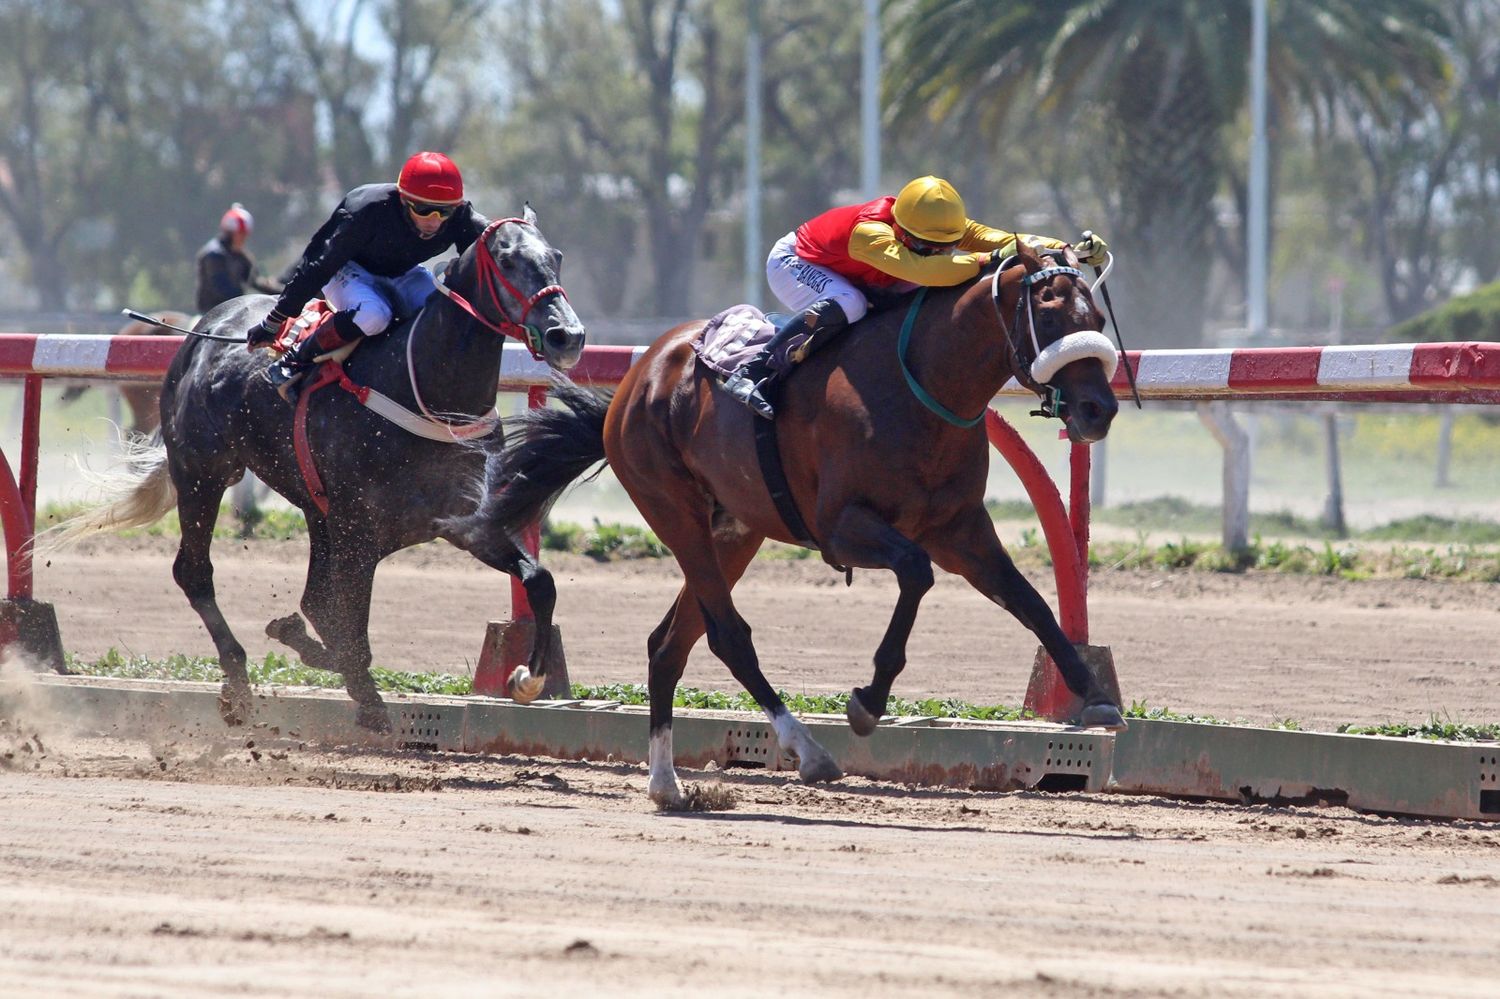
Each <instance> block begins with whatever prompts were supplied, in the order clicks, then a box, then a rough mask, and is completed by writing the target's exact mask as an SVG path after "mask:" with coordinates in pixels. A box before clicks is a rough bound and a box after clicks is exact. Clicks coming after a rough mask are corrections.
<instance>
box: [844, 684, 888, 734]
mask: <svg viewBox="0 0 1500 999" xmlns="http://www.w3.org/2000/svg"><path fill="white" fill-rule="evenodd" d="M844 714H845V715H846V716H847V717H848V719H849V727H850V728H851V729H853V730H854V734H855V735H869V734H870V733H871V732H873V731H875V726H876V725H878V724H880V719H879V718H878V717H876V716H875V715H872V714H870V709H869V708H867V707H865V702H864V701H862V700H861V699H860V696H859V691H858V690H855V691H853V692H852V693H850V695H849V706H848V707H846V708H845V709H844Z"/></svg>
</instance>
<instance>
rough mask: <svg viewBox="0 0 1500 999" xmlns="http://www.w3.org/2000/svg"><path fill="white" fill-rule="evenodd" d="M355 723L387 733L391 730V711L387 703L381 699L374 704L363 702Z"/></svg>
mask: <svg viewBox="0 0 1500 999" xmlns="http://www.w3.org/2000/svg"><path fill="white" fill-rule="evenodd" d="M354 723H355V724H356V725H358V726H359V727H360V728H367V729H369V730H370V731H371V732H378V733H380V734H381V735H387V734H389V733H390V731H391V713H390V712H389V711H387V710H386V709H385V704H383V703H381V702H379V701H377V702H375V703H374V704H361V705H360V706H359V713H358V714H356V715H355V716H354Z"/></svg>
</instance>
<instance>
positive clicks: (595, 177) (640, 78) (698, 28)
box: [499, 0, 745, 316]
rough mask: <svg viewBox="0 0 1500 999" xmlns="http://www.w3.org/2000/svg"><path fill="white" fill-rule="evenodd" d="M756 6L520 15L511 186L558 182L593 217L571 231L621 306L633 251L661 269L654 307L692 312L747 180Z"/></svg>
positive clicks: (648, 306) (651, 6)
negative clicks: (710, 252) (714, 217)
mask: <svg viewBox="0 0 1500 999" xmlns="http://www.w3.org/2000/svg"><path fill="white" fill-rule="evenodd" d="M743 14H744V12H743V8H742V7H741V5H739V4H735V3H728V2H723V0H620V2H618V3H606V2H602V0H557V2H544V3H530V2H523V3H518V4H517V5H516V7H515V10H514V13H513V16H512V17H511V18H509V19H508V22H507V23H508V26H511V27H514V26H515V25H520V26H521V32H520V33H521V34H523V35H524V36H525V37H526V38H527V40H528V44H526V45H524V46H515V47H513V48H512V49H511V50H510V52H509V55H510V57H511V58H510V59H509V66H510V69H511V72H512V73H513V75H514V77H515V80H516V87H517V95H516V101H515V105H514V107H513V109H512V114H511V118H510V120H509V122H508V123H507V125H506V126H505V128H504V129H503V134H504V135H505V136H506V142H505V143H504V146H505V148H504V149H502V150H501V151H499V155H500V159H501V161H502V163H503V165H504V167H505V169H506V173H507V177H508V181H507V182H508V183H510V184H511V186H513V187H517V188H519V189H522V190H525V191H529V190H532V189H535V188H542V189H550V190H551V191H552V192H553V193H554V194H555V197H556V199H557V200H558V201H563V200H567V201H570V202H572V205H571V206H570V207H571V209H572V211H571V212H569V214H572V215H574V216H578V215H580V214H582V215H584V216H585V217H586V218H587V219H589V220H590V221H588V222H586V223H582V224H580V222H579V221H578V220H576V219H575V221H574V222H573V223H572V224H571V225H567V226H565V229H572V230H574V231H576V232H578V234H579V236H582V237H583V238H585V239H587V241H588V245H589V247H590V251H591V252H590V253H589V254H588V256H587V259H586V261H585V266H588V267H590V268H591V277H592V279H593V283H594V284H595V285H596V287H597V289H598V290H599V292H600V297H601V299H602V300H603V302H604V306H605V308H606V309H607V310H608V311H617V310H618V309H619V308H621V307H622V306H623V304H624V298H625V294H626V290H627V283H628V282H629V280H630V277H631V276H630V273H629V266H628V263H624V264H622V259H623V260H628V258H629V257H630V255H631V254H632V253H633V252H637V251H639V252H640V253H641V255H642V256H643V257H644V262H645V264H646V266H647V268H648V269H649V272H650V273H649V278H648V280H649V287H650V294H649V296H647V297H646V301H644V302H643V303H641V306H640V308H641V311H644V312H646V313H648V314H651V315H659V316H681V315H686V314H688V313H689V312H690V311H691V308H692V293H693V282H694V275H695V273H696V270H697V266H698V262H699V257H700V256H701V255H702V252H703V245H704V230H705V226H706V223H707V219H708V216H709V213H710V211H711V210H713V209H715V208H716V207H718V206H720V205H721V204H722V203H723V202H724V200H725V199H726V197H727V196H728V195H729V194H731V193H733V191H734V185H736V184H737V183H738V182H739V179H740V161H741V158H742V154H741V151H740V149H739V148H738V147H737V146H736V145H735V144H733V143H732V142H731V141H730V139H731V131H732V130H733V129H734V127H735V126H736V125H737V124H738V122H739V120H740V117H741V111H742V101H743V87H744V58H743V56H744V34H745V26H744V16H743ZM523 180H524V185H523V184H522V183H521V182H522V181H523ZM637 212H638V214H637ZM550 215H551V210H550V209H549V212H548V217H550ZM636 230H639V234H637V231H636ZM559 242H560V243H561V245H563V246H565V247H566V246H567V245H568V244H569V243H570V242H574V239H569V238H567V237H561V236H560V237H559Z"/></svg>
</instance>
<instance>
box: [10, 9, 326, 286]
mask: <svg viewBox="0 0 1500 999" xmlns="http://www.w3.org/2000/svg"><path fill="white" fill-rule="evenodd" d="M236 38H249V39H261V40H262V41H261V42H259V44H262V45H265V49H266V50H265V51H257V50H256V49H255V48H254V47H253V46H254V44H256V43H253V42H252V43H251V46H252V47H250V48H249V49H241V48H237V46H236V45H235V44H234V43H232V41H231V39H236ZM274 38H275V32H274V25H272V24H268V23H266V22H265V21H264V20H263V19H262V15H260V14H257V13H255V12H254V11H253V10H252V9H250V8H246V9H245V11H244V12H243V13H239V12H238V8H236V7H233V6H231V7H224V6H223V5H221V4H217V3H215V2H212V0H196V2H191V3H185V2H181V0H137V2H134V3H131V4H54V3H46V2H36V0H4V2H0V52H3V53H4V57H3V58H0V78H5V84H4V86H3V87H0V106H3V108H4V111H3V116H4V120H5V122H6V125H5V126H4V127H3V128H0V209H3V212H4V216H5V217H6V219H7V220H8V221H9V222H10V224H11V226H12V227H13V229H14V231H15V233H16V237H17V239H16V242H17V244H18V245H19V246H20V247H21V248H22V249H23V251H24V252H25V254H26V258H27V266H26V273H27V276H28V279H29V281H30V283H31V285H32V287H33V288H34V289H35V290H36V295H37V301H38V304H39V305H40V306H41V307H42V308H44V309H49V310H60V309H63V308H65V307H66V306H67V305H68V304H70V298H71V299H72V300H73V301H74V303H76V304H83V305H86V306H93V305H95V304H99V302H102V301H110V302H115V303H117V302H120V301H122V300H124V299H125V298H126V297H127V295H128V294H132V293H133V294H134V295H136V296H138V297H136V298H135V299H134V300H133V301H132V304H136V305H140V306H143V307H157V306H163V305H177V306H179V307H180V306H181V305H183V304H185V303H187V302H189V301H191V292H192V287H193V269H192V260H193V253H194V252H195V251H196V250H197V248H198V246H199V245H201V244H202V243H203V242H204V241H205V240H206V239H208V238H209V237H210V236H212V235H213V233H214V232H215V231H216V230H217V225H218V220H219V216H220V215H221V214H222V213H223V211H224V210H225V209H226V208H227V207H228V206H229V204H230V203H231V202H232V201H236V200H238V201H243V202H245V203H246V204H247V205H249V206H250V207H251V209H252V211H254V212H255V215H256V221H257V232H256V236H255V242H256V244H257V246H260V247H265V246H271V245H274V243H275V241H276V240H277V238H278V237H279V236H282V235H284V233H285V228H284V219H285V216H286V214H287V208H288V203H289V202H292V203H295V202H296V201H297V200H298V196H299V194H305V192H306V190H307V189H308V188H309V187H310V186H311V185H312V184H313V182H314V181H315V179H316V178H315V175H314V171H313V170H312V168H311V161H310V160H309V159H308V157H309V156H310V155H311V154H312V153H313V152H314V151H315V142H316V139H315V136H314V134H313V129H312V120H311V116H310V110H311V109H310V105H309V104H308V102H307V98H306V95H304V94H299V93H297V92H296V91H294V90H291V91H288V90H280V91H278V90H277V89H275V88H273V87H272V86H270V85H267V84H266V81H265V78H264V77H263V76H261V75H259V74H260V71H261V69H262V68H264V67H266V66H268V65H270V64H272V63H273V62H274V52H275V45H274ZM141 52H150V53H151V58H150V59H144V58H138V57H137V56H136V53H141ZM303 200H305V197H304V199H303ZM70 292H71V294H70Z"/></svg>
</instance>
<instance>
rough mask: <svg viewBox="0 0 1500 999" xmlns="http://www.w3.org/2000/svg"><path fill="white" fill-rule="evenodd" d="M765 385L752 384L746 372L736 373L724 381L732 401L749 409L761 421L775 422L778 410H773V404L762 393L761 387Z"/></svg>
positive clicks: (725, 388) (759, 383)
mask: <svg viewBox="0 0 1500 999" xmlns="http://www.w3.org/2000/svg"><path fill="white" fill-rule="evenodd" d="M763 384H765V383H764V382H752V381H751V380H750V379H749V378H746V377H745V374H744V372H736V373H735V374H734V375H733V376H732V377H730V378H726V379H725V380H724V391H726V392H728V393H729V397H730V398H731V399H733V400H734V401H735V402H738V403H739V404H740V405H742V406H746V407H748V408H749V409H750V411H751V412H752V413H754V414H755V415H756V416H759V417H760V418H761V419H763V420H774V419H776V410H774V409H772V408H771V404H770V403H769V402H767V401H766V397H765V395H764V394H763V393H762V392H761V390H760V387H761V385H763Z"/></svg>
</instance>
